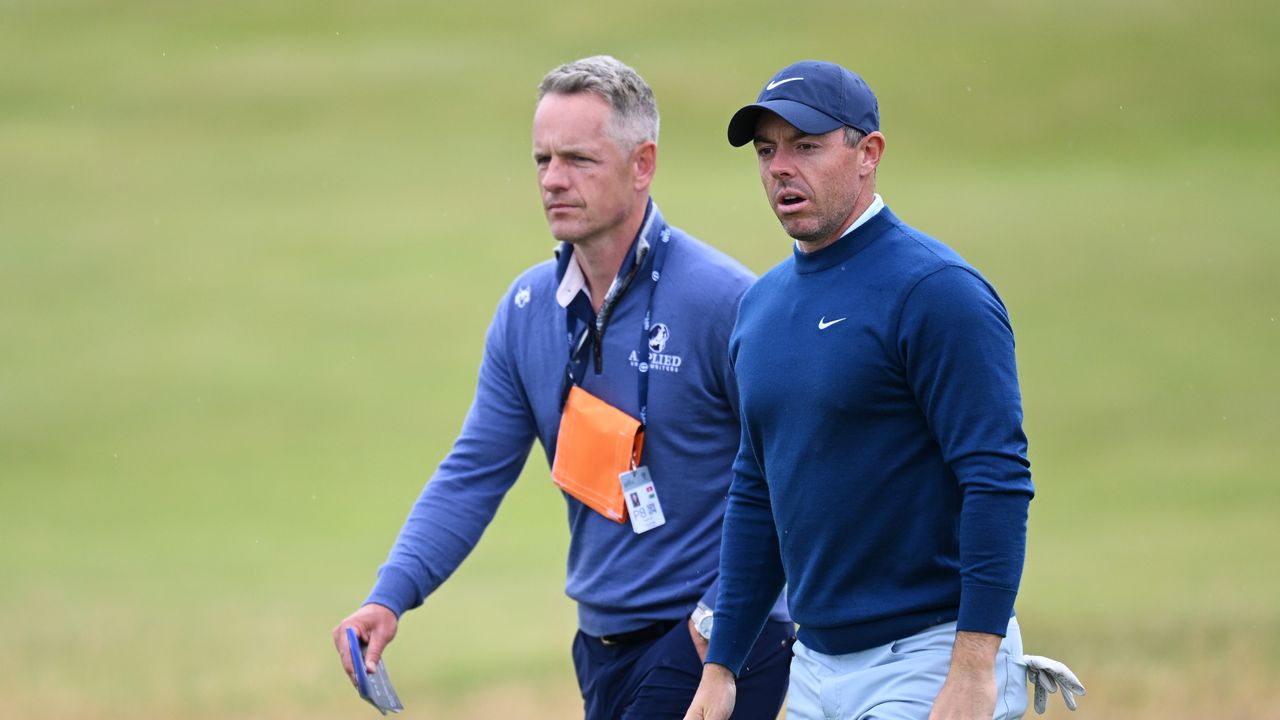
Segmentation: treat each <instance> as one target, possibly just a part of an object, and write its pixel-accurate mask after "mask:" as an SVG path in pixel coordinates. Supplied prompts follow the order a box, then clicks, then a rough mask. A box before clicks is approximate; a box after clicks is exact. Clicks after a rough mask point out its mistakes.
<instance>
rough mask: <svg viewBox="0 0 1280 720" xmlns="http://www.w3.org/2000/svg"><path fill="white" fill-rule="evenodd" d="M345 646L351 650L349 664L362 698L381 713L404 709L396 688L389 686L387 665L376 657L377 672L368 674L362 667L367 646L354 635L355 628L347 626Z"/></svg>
mask: <svg viewBox="0 0 1280 720" xmlns="http://www.w3.org/2000/svg"><path fill="white" fill-rule="evenodd" d="M347 647H348V648H349V649H350V650H351V666H352V669H354V670H355V673H356V690H358V691H360V697H362V698H364V699H365V700H366V701H368V703H369V704H370V705H372V706H374V707H376V708H378V712H380V713H382V714H383V715H386V714H387V711H388V710H390V711H391V712H400V711H401V710H403V709H404V705H401V704H400V697H399V696H397V695H396V689H395V688H394V687H392V686H391V678H390V677H388V676H387V666H386V664H385V663H383V662H382V659H381V658H379V659H378V669H377V672H375V673H373V674H369V673H368V672H367V671H366V670H365V667H364V651H365V648H367V647H368V646H367V645H366V644H365V643H362V642H360V636H358V635H356V631H355V628H350V627H349V628H347Z"/></svg>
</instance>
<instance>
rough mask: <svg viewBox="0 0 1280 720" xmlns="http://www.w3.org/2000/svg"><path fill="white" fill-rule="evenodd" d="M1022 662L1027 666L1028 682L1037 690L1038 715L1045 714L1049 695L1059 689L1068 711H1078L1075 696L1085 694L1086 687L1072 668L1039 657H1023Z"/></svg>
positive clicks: (1036, 704) (1050, 659)
mask: <svg viewBox="0 0 1280 720" xmlns="http://www.w3.org/2000/svg"><path fill="white" fill-rule="evenodd" d="M1022 662H1024V663H1026V665H1027V682H1029V683H1031V685H1032V686H1033V687H1035V689H1036V696H1035V706H1036V713H1037V714H1039V715H1043V714H1044V708H1045V703H1046V702H1048V699H1049V693H1051V692H1057V691H1058V690H1059V689H1061V690H1062V700H1063V702H1065V703H1066V704H1067V709H1068V710H1075V709H1076V699H1075V696H1076V695H1083V694H1084V685H1081V684H1080V679H1079V678H1077V677H1076V674H1075V673H1073V672H1071V668H1069V667H1067V666H1066V665H1063V664H1062V663H1060V662H1058V661H1057V660H1054V659H1052V658H1047V657H1041V656H1039V655H1023V656H1022Z"/></svg>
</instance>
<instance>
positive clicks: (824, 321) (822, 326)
mask: <svg viewBox="0 0 1280 720" xmlns="http://www.w3.org/2000/svg"><path fill="white" fill-rule="evenodd" d="M848 319H849V318H847V317H842V318H837V319H835V320H832V321H831V322H827V316H826V315H823V316H822V319H821V320H819V321H818V329H819V330H826V329H827V328H829V327H831V326H832V325H835V324H836V323H838V322H844V321H845V320H848Z"/></svg>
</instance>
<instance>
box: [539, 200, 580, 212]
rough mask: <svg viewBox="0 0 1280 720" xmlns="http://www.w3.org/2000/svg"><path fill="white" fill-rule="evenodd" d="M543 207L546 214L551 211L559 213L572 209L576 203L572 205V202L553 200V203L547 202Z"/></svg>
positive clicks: (575, 206)
mask: <svg viewBox="0 0 1280 720" xmlns="http://www.w3.org/2000/svg"><path fill="white" fill-rule="evenodd" d="M543 207H545V208H546V210H547V213H548V214H551V213H561V212H568V211H570V210H574V209H575V208H577V205H574V204H572V203H567V202H553V203H547V204H546V205H544V206H543Z"/></svg>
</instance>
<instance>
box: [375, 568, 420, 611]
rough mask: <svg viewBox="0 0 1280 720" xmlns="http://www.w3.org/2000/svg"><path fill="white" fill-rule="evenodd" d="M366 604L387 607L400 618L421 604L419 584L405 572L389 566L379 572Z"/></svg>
mask: <svg viewBox="0 0 1280 720" xmlns="http://www.w3.org/2000/svg"><path fill="white" fill-rule="evenodd" d="M364 602H365V604H366V605H368V604H369V603H377V604H379V605H382V606H383V607H386V608H387V609H389V610H390V611H391V612H393V613H395V614H396V618H399V617H400V616H401V615H402V614H404V611H405V610H409V609H410V608H415V607H417V606H418V605H420V604H421V602H420V601H419V600H418V584H417V583H416V582H414V581H413V578H412V577H411V576H410V575H409V574H408V573H406V572H404V571H403V570H401V569H399V568H396V567H392V566H387V567H384V568H382V570H381V571H379V572H378V581H377V582H376V583H374V585H373V591H372V592H370V593H369V597H367V598H365V601H364Z"/></svg>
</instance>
